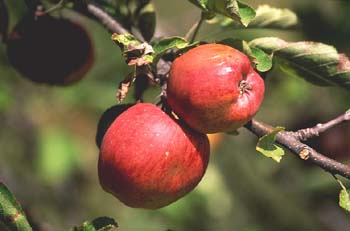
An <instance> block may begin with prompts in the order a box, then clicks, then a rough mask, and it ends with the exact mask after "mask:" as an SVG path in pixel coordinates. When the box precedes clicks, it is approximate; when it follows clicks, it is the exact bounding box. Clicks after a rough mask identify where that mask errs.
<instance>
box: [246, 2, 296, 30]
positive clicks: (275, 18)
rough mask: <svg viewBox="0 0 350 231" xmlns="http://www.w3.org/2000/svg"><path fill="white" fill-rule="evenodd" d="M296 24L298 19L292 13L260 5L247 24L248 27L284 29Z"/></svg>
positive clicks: (287, 10)
mask: <svg viewBox="0 0 350 231" xmlns="http://www.w3.org/2000/svg"><path fill="white" fill-rule="evenodd" d="M297 23H298V17H297V15H296V14H295V13H294V12H293V11H291V10H289V9H279V8H274V7H271V6H269V5H261V6H259V7H258V9H257V10H256V16H255V18H254V19H253V20H252V21H251V22H250V23H249V27H250V28H252V27H258V28H282V29H284V28H288V27H291V26H295V25H296V24H297Z"/></svg>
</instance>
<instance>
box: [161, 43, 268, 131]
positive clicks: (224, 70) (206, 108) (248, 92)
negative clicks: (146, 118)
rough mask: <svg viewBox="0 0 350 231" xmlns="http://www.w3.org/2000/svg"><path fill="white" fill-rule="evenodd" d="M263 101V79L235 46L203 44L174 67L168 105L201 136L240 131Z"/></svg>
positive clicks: (168, 91) (177, 61) (173, 65)
mask: <svg viewBox="0 0 350 231" xmlns="http://www.w3.org/2000/svg"><path fill="white" fill-rule="evenodd" d="M263 98H264V81H263V79H262V78H261V77H260V76H259V75H258V74H257V73H256V72H255V71H254V70H253V68H252V66H251V63H250V60H249V59H248V57H247V56H246V55H245V54H243V53H241V52H240V51H238V50H236V49H234V48H232V47H229V46H226V45H222V44H206V45H201V46H198V47H196V48H193V49H191V50H190V51H188V52H187V53H185V54H184V55H182V56H180V57H178V58H177V59H175V61H174V62H173V64H172V67H171V70H170V75H169V81H168V87H167V99H168V103H169V105H170V107H171V108H172V109H173V110H174V112H175V113H176V114H177V115H178V116H179V117H181V118H182V119H184V120H185V121H186V122H187V123H188V124H189V125H190V126H191V127H192V128H193V129H195V130H197V131H199V132H201V133H215V132H232V131H234V130H236V129H237V128H239V127H241V126H242V125H244V124H245V123H247V122H248V121H249V120H250V119H251V118H252V117H253V116H254V115H255V114H256V113H257V111H258V109H259V107H260V104H261V102H262V100H263Z"/></svg>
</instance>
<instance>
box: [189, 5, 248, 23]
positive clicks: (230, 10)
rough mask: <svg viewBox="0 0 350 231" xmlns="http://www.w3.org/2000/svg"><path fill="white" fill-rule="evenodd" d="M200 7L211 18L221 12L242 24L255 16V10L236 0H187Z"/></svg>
mask: <svg viewBox="0 0 350 231" xmlns="http://www.w3.org/2000/svg"><path fill="white" fill-rule="evenodd" d="M189 1H190V2H191V3H193V4H195V5H196V6H198V7H200V8H201V9H202V11H203V12H204V13H206V14H207V15H210V17H208V18H212V16H213V15H215V14H222V15H224V16H226V17H229V18H231V19H233V20H235V21H237V22H239V23H241V24H242V25H244V26H247V25H248V24H249V23H250V22H251V21H252V20H253V18H254V17H255V10H254V9H253V8H251V7H250V6H249V5H247V4H245V3H243V2H241V1H237V0H206V1H202V0H189Z"/></svg>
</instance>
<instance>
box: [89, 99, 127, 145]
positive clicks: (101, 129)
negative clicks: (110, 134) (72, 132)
mask: <svg viewBox="0 0 350 231" xmlns="http://www.w3.org/2000/svg"><path fill="white" fill-rule="evenodd" d="M131 106H133V104H118V105H114V106H112V107H110V108H108V109H107V110H106V111H104V112H103V114H102V116H101V118H100V120H99V121H98V125H97V132H96V138H95V141H96V145H97V147H98V148H100V147H101V143H102V139H103V137H104V135H105V134H106V132H107V130H108V128H109V127H110V126H111V124H112V123H113V121H114V120H115V119H116V118H117V117H118V116H119V115H120V114H122V113H123V112H124V111H126V110H127V109H128V108H130V107H131Z"/></svg>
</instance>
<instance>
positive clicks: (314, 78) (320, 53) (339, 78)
mask: <svg viewBox="0 0 350 231" xmlns="http://www.w3.org/2000/svg"><path fill="white" fill-rule="evenodd" d="M249 45H250V46H251V47H256V48H260V49H262V50H263V51H265V52H267V53H271V54H272V55H273V57H274V60H275V61H276V63H277V64H278V65H279V67H280V68H281V70H282V71H284V72H285V73H287V74H289V75H292V76H298V77H302V78H304V79H305V80H307V81H309V82H310V83H313V84H315V85H319V86H339V87H343V88H345V89H348V90H349V89H350V61H349V59H348V57H346V55H344V54H339V53H338V52H337V50H336V49H335V48H334V47H333V46H330V45H326V44H323V43H317V42H308V41H304V42H292V43H288V42H285V41H284V40H282V39H279V38H259V39H255V40H253V41H251V42H250V43H249Z"/></svg>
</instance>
